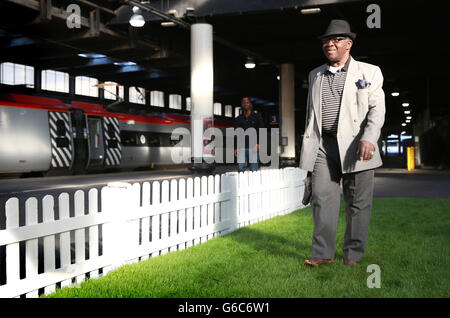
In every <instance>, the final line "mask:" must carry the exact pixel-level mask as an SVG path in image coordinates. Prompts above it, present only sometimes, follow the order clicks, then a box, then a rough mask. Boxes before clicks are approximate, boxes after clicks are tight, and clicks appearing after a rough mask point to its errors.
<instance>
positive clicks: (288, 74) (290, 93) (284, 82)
mask: <svg viewBox="0 0 450 318" xmlns="http://www.w3.org/2000/svg"><path fill="white" fill-rule="evenodd" d="M280 77H281V79H280V80H281V85H280V87H281V92H280V117H281V138H282V140H283V139H285V138H286V137H287V145H285V146H282V147H281V153H280V157H281V159H282V160H283V159H293V158H295V112H294V104H295V90H294V83H295V82H294V81H295V78H294V64H281V76H280ZM281 145H282V143H281Z"/></svg>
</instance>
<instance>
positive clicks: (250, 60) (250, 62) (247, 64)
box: [245, 57, 256, 68]
mask: <svg viewBox="0 0 450 318" xmlns="http://www.w3.org/2000/svg"><path fill="white" fill-rule="evenodd" d="M255 66H256V64H255V60H254V59H253V58H251V57H247V61H246V62H245V68H255Z"/></svg>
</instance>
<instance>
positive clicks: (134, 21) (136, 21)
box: [130, 6, 145, 28]
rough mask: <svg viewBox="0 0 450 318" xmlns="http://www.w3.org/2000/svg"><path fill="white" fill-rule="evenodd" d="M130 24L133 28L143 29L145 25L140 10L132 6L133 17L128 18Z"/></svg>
mask: <svg viewBox="0 0 450 318" xmlns="http://www.w3.org/2000/svg"><path fill="white" fill-rule="evenodd" d="M130 24H131V25H132V26H134V27H135V28H140V27H143V26H144V24H145V20H144V17H143V16H142V12H141V9H139V8H138V7H136V6H134V7H133V15H132V16H131V18H130Z"/></svg>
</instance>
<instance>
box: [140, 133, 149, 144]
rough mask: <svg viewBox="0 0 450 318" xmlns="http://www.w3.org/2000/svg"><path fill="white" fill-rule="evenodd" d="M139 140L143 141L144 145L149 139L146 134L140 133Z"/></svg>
mask: <svg viewBox="0 0 450 318" xmlns="http://www.w3.org/2000/svg"><path fill="white" fill-rule="evenodd" d="M139 141H140V142H141V144H142V145H144V144H145V142H146V141H147V139H146V138H145V136H144V135H140V136H139Z"/></svg>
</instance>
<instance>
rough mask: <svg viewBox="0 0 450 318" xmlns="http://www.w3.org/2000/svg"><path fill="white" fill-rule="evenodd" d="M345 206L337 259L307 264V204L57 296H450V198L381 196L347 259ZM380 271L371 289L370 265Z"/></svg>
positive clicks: (309, 221) (309, 226)
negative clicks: (360, 247) (359, 248)
mask: <svg viewBox="0 0 450 318" xmlns="http://www.w3.org/2000/svg"><path fill="white" fill-rule="evenodd" d="M344 230H345V211H344V203H343V202H342V203H341V211H340V217H339V224H338V231H337V246H336V262H335V263H334V264H330V265H322V266H319V267H317V268H313V267H307V266H305V265H303V261H304V260H305V259H306V258H309V257H310V256H311V235H312V231H313V221H312V217H311V209H310V208H306V209H303V210H299V211H296V212H293V213H291V214H288V215H285V216H279V217H276V218H273V219H270V220H266V221H263V222H260V223H257V224H253V225H251V226H247V227H244V228H241V229H239V230H237V231H236V232H234V233H232V234H230V235H227V236H224V237H218V238H215V239H212V240H210V241H208V242H206V243H204V244H200V245H196V246H194V247H191V248H188V249H186V250H183V251H177V252H174V253H169V254H166V255H163V256H158V257H156V258H150V259H149V260H147V261H142V262H139V263H136V264H131V265H125V266H122V267H120V268H119V269H117V270H115V271H113V272H110V273H109V274H108V275H106V276H104V277H101V278H99V279H92V280H88V281H86V282H84V283H82V284H81V286H80V287H79V288H64V289H62V290H57V291H56V293H53V294H51V295H50V297H449V296H450V284H449V283H450V282H449V279H450V244H449V242H450V199H409V198H408V199H403V198H395V199H391V198H389V199H387V198H386V199H384V198H383V199H378V198H377V199H374V202H373V210H372V216H371V221H370V226H369V235H368V238H367V245H366V254H365V256H364V258H363V260H362V261H361V263H360V264H359V265H357V266H356V267H351V268H348V267H346V266H344V264H343V256H342V242H343V237H344ZM369 264H378V265H379V266H380V268H381V288H379V289H377V288H368V287H367V284H366V281H367V277H368V276H369V275H370V274H371V273H368V272H367V271H366V269H367V265H369Z"/></svg>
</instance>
